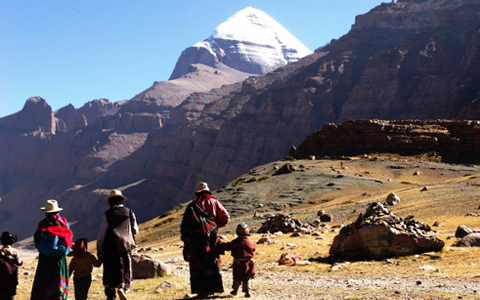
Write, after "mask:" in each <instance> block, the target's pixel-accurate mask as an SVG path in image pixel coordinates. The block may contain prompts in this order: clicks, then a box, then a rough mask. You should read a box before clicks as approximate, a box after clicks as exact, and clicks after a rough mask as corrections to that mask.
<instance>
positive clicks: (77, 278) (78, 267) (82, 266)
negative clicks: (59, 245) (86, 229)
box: [68, 238, 102, 300]
mask: <svg viewBox="0 0 480 300" xmlns="http://www.w3.org/2000/svg"><path fill="white" fill-rule="evenodd" d="M87 242H88V241H87V239H86V238H81V239H78V240H76V241H75V244H74V245H73V258H72V261H71V262H70V265H69V268H68V269H69V271H70V276H71V275H72V273H73V285H74V286H75V300H87V297H88V290H89V289H90V285H91V284H92V271H93V267H100V266H101V265H102V262H101V261H100V260H98V259H97V258H96V257H95V255H93V254H91V253H90V252H88V251H87V248H88V244H87Z"/></svg>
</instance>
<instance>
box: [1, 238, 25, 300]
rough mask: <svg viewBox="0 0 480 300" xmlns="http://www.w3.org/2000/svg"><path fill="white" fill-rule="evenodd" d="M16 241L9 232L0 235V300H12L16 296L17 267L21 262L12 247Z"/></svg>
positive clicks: (16, 251)
mask: <svg viewBox="0 0 480 300" xmlns="http://www.w3.org/2000/svg"><path fill="white" fill-rule="evenodd" d="M17 240H18V238H17V236H16V235H15V234H12V233H11V232H9V231H5V232H3V233H2V237H1V241H2V245H3V247H2V249H0V278H1V280H0V300H13V299H14V297H15V295H16V294H17V285H18V267H19V266H21V265H22V260H21V258H20V255H19V253H18V250H17V249H15V248H13V245H14V244H15V242H16V241H17Z"/></svg>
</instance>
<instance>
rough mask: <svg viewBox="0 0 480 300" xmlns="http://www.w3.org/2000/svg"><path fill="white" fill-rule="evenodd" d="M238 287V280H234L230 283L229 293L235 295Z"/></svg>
mask: <svg viewBox="0 0 480 300" xmlns="http://www.w3.org/2000/svg"><path fill="white" fill-rule="evenodd" d="M239 287H240V282H237V281H234V282H233V285H232V289H233V290H232V291H231V292H230V294H231V295H233V296H235V295H236V294H237V293H238V288H239Z"/></svg>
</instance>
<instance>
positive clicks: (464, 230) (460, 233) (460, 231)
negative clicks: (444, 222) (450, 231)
mask: <svg viewBox="0 0 480 300" xmlns="http://www.w3.org/2000/svg"><path fill="white" fill-rule="evenodd" d="M473 232H474V231H473V230H472V229H470V228H468V227H467V226H465V225H459V226H458V227H457V230H456V231H455V237H456V238H460V239H461V238H463V237H464V236H467V235H469V234H470V233H473Z"/></svg>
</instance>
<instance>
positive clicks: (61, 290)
mask: <svg viewBox="0 0 480 300" xmlns="http://www.w3.org/2000/svg"><path fill="white" fill-rule="evenodd" d="M40 209H41V210H42V211H44V212H45V216H46V217H45V219H43V220H42V221H40V223H39V224H38V228H37V231H36V232H35V234H34V235H33V237H34V240H35V246H36V247H37V249H38V251H39V255H38V265H37V269H36V272H35V278H34V280H33V286H32V295H31V299H45V300H46V299H47V296H46V295H48V299H59V300H60V299H67V296H68V279H69V277H70V274H69V271H68V263H67V254H68V253H69V252H70V250H71V246H72V237H73V232H72V231H71V230H70V225H68V222H67V220H66V219H65V218H63V217H61V216H60V212H61V211H63V208H61V207H60V206H59V205H58V202H57V200H54V199H49V200H47V201H46V203H45V206H44V207H41V208H40ZM53 237H55V239H54V238H53ZM46 278H48V279H49V280H48V281H46V280H45V279H46Z"/></svg>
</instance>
